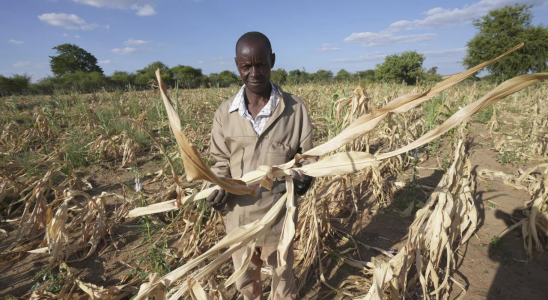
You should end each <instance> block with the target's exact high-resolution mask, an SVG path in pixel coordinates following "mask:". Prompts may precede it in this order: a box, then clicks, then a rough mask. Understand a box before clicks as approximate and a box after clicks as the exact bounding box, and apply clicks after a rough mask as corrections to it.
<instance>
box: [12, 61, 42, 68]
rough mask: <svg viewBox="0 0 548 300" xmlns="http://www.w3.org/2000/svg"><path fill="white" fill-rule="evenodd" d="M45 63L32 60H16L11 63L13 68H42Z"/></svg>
mask: <svg viewBox="0 0 548 300" xmlns="http://www.w3.org/2000/svg"><path fill="white" fill-rule="evenodd" d="M46 65H47V63H43V62H32V61H18V62H16V63H14V64H13V65H12V67H14V68H33V69H35V68H43V67H45V66H46Z"/></svg>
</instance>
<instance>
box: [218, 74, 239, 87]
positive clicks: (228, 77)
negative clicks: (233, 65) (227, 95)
mask: <svg viewBox="0 0 548 300" xmlns="http://www.w3.org/2000/svg"><path fill="white" fill-rule="evenodd" d="M236 83H238V76H236V74H234V72H231V71H228V70H225V71H222V72H221V73H220V74H219V85H220V86H222V87H228V86H230V85H232V84H236Z"/></svg>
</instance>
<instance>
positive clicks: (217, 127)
mask: <svg viewBox="0 0 548 300" xmlns="http://www.w3.org/2000/svg"><path fill="white" fill-rule="evenodd" d="M209 153H210V155H211V158H212V160H213V161H214V164H213V166H212V167H211V171H213V173H215V175H217V176H219V177H231V176H230V149H229V148H228V146H227V144H226V141H225V137H224V134H223V128H222V125H221V110H220V109H217V112H215V117H214V118H213V126H212V129H211V143H210V146H209Z"/></svg>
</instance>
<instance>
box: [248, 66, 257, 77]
mask: <svg viewBox="0 0 548 300" xmlns="http://www.w3.org/2000/svg"><path fill="white" fill-rule="evenodd" d="M249 75H250V76H251V77H255V76H257V75H259V69H258V68H257V67H256V66H252V67H251V70H250V72H249Z"/></svg>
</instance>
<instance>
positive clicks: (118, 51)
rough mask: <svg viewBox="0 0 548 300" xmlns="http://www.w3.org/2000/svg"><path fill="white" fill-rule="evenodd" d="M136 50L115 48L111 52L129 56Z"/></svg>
mask: <svg viewBox="0 0 548 300" xmlns="http://www.w3.org/2000/svg"><path fill="white" fill-rule="evenodd" d="M135 50H137V49H135V48H131V47H125V48H114V49H112V50H110V51H112V52H114V53H116V54H120V55H126V54H129V53H132V52H135Z"/></svg>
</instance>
